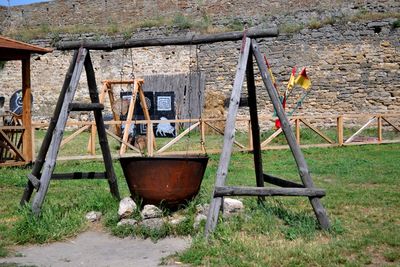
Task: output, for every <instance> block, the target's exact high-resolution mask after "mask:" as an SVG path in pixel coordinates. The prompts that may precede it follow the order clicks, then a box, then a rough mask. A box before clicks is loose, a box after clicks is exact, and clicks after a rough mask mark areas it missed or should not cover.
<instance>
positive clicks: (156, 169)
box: [120, 156, 208, 208]
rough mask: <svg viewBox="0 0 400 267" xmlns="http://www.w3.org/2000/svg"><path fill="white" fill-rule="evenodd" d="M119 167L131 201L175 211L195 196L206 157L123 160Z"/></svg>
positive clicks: (132, 158)
mask: <svg viewBox="0 0 400 267" xmlns="http://www.w3.org/2000/svg"><path fill="white" fill-rule="evenodd" d="M120 163H121V166H122V170H123V172H124V175H125V178H126V182H127V184H128V187H129V191H130V192H131V194H132V197H134V198H135V197H140V198H141V199H142V200H143V204H154V205H159V204H162V205H165V206H166V207H168V208H175V207H178V206H179V204H186V203H187V201H190V200H191V199H192V198H194V197H195V196H196V195H197V193H198V192H199V190H200V185H201V181H202V180H203V175H204V172H205V170H206V167H207V163H208V157H207V156H172V157H170V156H169V157H127V158H120Z"/></svg>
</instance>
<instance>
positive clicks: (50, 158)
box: [32, 49, 87, 215]
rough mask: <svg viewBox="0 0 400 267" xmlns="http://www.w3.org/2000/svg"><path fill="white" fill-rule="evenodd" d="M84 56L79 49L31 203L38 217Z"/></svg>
mask: <svg viewBox="0 0 400 267" xmlns="http://www.w3.org/2000/svg"><path fill="white" fill-rule="evenodd" d="M86 55H87V50H86V49H79V52H78V57H77V63H76V65H75V69H74V71H73V74H72V78H71V83H70V85H69V87H68V89H67V92H66V93H65V97H64V102H63V103H62V107H61V110H60V115H59V117H58V120H57V122H56V126H55V128H54V131H53V135H52V137H51V142H50V146H49V150H48V151H47V155H46V159H45V163H44V165H43V172H42V175H41V176H40V179H39V180H40V188H39V190H38V192H37V193H36V195H35V197H34V199H33V202H32V211H33V213H34V214H36V215H38V214H39V213H40V211H41V208H42V205H43V202H44V199H45V196H46V193H47V190H48V188H49V183H50V178H51V175H52V174H53V171H54V168H55V163H56V158H57V155H58V150H59V148H60V144H61V141H62V137H63V134H64V129H65V124H66V122H67V119H68V114H69V104H70V103H71V102H72V99H73V98H74V95H75V91H76V88H77V87H78V83H79V78H80V76H81V73H82V70H83V66H84V61H85V58H86Z"/></svg>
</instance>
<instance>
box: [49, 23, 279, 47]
mask: <svg viewBox="0 0 400 267" xmlns="http://www.w3.org/2000/svg"><path fill="white" fill-rule="evenodd" d="M278 33H279V32H278V29H277V28H276V27H274V28H269V29H262V30H260V29H250V30H248V31H247V33H246V36H247V37H250V38H266V37H277V36H278ZM242 38H243V32H242V31H237V32H225V33H216V34H208V35H195V34H193V35H191V36H184V37H165V38H147V39H130V40H120V41H111V40H108V41H70V42H59V43H58V44H57V45H56V47H57V49H59V50H74V49H78V48H79V47H84V48H87V49H91V50H115V49H122V48H134V47H147V46H166V45H196V44H208V43H216V42H226V41H238V40H241V39H242Z"/></svg>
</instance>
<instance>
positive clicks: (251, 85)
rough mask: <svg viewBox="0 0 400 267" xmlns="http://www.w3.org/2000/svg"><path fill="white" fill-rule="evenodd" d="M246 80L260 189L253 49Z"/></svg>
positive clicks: (261, 175)
mask: <svg viewBox="0 0 400 267" xmlns="http://www.w3.org/2000/svg"><path fill="white" fill-rule="evenodd" d="M246 80H247V91H248V99H249V108H250V120H251V129H252V140H253V155H254V169H255V174H256V182H257V186H258V187H264V176H263V166H262V156H261V142H260V126H259V124H258V114H257V95H256V86H255V82H254V69H253V53H252V51H251V48H250V52H249V58H248V59H247V67H246ZM264 199H265V198H264V197H259V198H258V200H259V201H261V200H264Z"/></svg>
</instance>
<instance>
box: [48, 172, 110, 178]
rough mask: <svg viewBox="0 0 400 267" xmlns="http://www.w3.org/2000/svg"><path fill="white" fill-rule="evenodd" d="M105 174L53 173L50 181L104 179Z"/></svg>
mask: <svg viewBox="0 0 400 267" xmlns="http://www.w3.org/2000/svg"><path fill="white" fill-rule="evenodd" d="M106 175H107V174H106V173H105V172H72V173H53V175H52V176H51V179H54V180H79V179H106V178H107V176H106Z"/></svg>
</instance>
